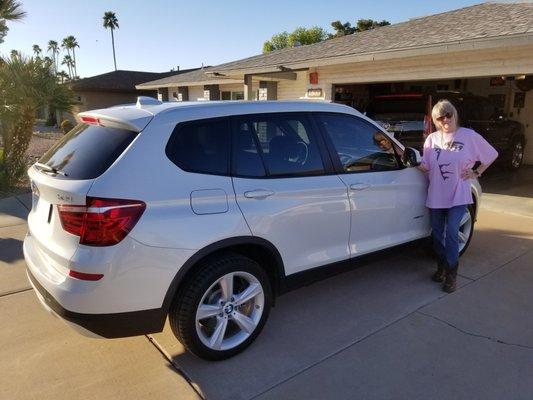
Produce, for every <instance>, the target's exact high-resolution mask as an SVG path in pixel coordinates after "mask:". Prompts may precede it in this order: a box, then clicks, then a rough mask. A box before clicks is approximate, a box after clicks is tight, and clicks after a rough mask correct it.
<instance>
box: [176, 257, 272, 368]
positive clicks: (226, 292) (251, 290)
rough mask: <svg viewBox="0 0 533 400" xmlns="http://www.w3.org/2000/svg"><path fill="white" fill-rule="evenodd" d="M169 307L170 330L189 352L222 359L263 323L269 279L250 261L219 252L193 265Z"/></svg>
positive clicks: (237, 349) (269, 295) (254, 334)
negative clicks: (219, 254)
mask: <svg viewBox="0 0 533 400" xmlns="http://www.w3.org/2000/svg"><path fill="white" fill-rule="evenodd" d="M198 268H199V269H198V273H197V274H196V275H195V276H193V277H192V278H191V279H190V280H189V281H188V282H187V283H186V286H185V287H184V288H182V290H180V291H179V293H178V295H177V297H176V298H175V300H174V302H173V304H172V307H171V309H170V313H169V319H170V326H171V328H172V331H173V332H174V335H175V336H176V337H177V338H178V339H179V340H180V341H181V342H182V343H183V345H184V346H185V347H186V348H187V350H189V351H190V352H191V353H193V354H195V355H197V356H198V357H201V358H204V359H207V360H223V359H225V358H229V357H232V356H234V355H235V354H237V353H239V352H241V351H242V350H244V349H245V348H246V347H247V346H249V345H250V344H251V343H252V342H253V340H254V339H255V338H256V337H257V335H258V334H259V332H260V331H261V329H262V328H263V326H264V324H265V322H266V320H267V318H268V314H269V311H270V307H271V304H272V293H271V288H270V282H269V279H268V276H267V274H266V273H265V271H264V270H263V269H262V268H261V267H260V266H259V264H257V263H256V262H255V261H253V260H251V259H249V258H247V257H244V256H241V255H239V254H230V253H228V254H224V255H221V256H218V257H216V258H211V259H209V260H207V261H205V262H202V263H201V264H200V265H198Z"/></svg>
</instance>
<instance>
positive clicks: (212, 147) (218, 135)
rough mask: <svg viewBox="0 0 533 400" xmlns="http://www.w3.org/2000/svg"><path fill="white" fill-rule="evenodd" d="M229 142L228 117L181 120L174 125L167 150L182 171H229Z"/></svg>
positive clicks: (216, 172)
mask: <svg viewBox="0 0 533 400" xmlns="http://www.w3.org/2000/svg"><path fill="white" fill-rule="evenodd" d="M229 142H230V138H229V129H228V121H227V120H223V119H218V120H206V121H196V122H192V123H183V124H178V125H177V126H176V128H175V129H174V132H173V133H172V136H171V138H170V140H169V142H168V144H167V148H166V153H167V156H168V158H169V159H170V160H171V161H172V162H173V163H174V164H176V165H177V166H178V167H180V168H181V169H183V170H185V171H190V172H200V173H206V174H216V175H229V174H228V169H229V168H228V166H229Z"/></svg>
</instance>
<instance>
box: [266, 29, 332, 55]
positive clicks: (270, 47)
mask: <svg viewBox="0 0 533 400" xmlns="http://www.w3.org/2000/svg"><path fill="white" fill-rule="evenodd" d="M327 37H328V33H327V32H326V31H325V30H324V29H322V28H320V27H318V26H313V27H311V28H303V27H298V28H296V29H295V30H294V31H292V32H291V33H288V32H286V31H285V32H281V33H278V34H276V35H274V36H272V38H271V39H270V40H267V41H266V42H265V43H264V44H263V53H268V52H271V51H274V50H280V49H284V48H286V47H296V46H300V45H301V46H303V45H306V44H313V43H318V42H321V41H323V40H325V39H327Z"/></svg>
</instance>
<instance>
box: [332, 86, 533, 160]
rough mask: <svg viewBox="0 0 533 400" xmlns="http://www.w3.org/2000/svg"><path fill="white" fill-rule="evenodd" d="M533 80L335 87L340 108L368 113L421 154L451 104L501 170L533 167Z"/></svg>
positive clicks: (334, 90) (462, 122) (336, 99)
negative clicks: (496, 156) (444, 106)
mask: <svg viewBox="0 0 533 400" xmlns="http://www.w3.org/2000/svg"><path fill="white" fill-rule="evenodd" d="M531 79H532V78H530V77H525V76H511V77H484V78H458V79H442V80H427V81H404V82H386V83H367V84H361V83H358V84H340V85H334V86H333V98H334V101H335V102H336V103H341V104H345V105H348V106H351V107H354V108H356V109H357V110H359V111H361V112H365V113H367V114H368V116H369V117H371V118H373V119H374V120H376V121H378V122H380V123H381V124H382V125H383V126H384V127H385V128H386V129H387V130H389V131H390V132H391V133H392V134H394V136H395V137H396V138H398V139H399V140H400V141H401V142H402V143H403V144H404V145H406V146H409V147H415V148H419V149H420V148H421V147H422V144H423V141H424V139H425V136H426V135H427V134H428V133H429V132H431V131H432V129H433V128H434V127H432V124H431V117H430V115H431V108H432V107H433V105H434V104H435V103H436V102H437V101H438V100H440V99H449V100H450V101H452V102H453V103H454V104H455V105H456V107H457V108H458V110H459V113H460V117H461V124H462V125H463V126H466V127H470V128H472V129H474V130H476V131H477V132H478V133H480V134H481V135H483V136H484V137H485V138H486V139H487V140H488V141H489V142H490V143H491V144H493V146H494V147H495V148H497V149H498V151H499V153H500V161H501V162H500V164H501V165H505V166H506V167H508V168H511V169H513V168H514V169H516V168H518V167H520V165H521V164H522V163H523V162H526V163H530V164H533V120H531V119H532V118H533V96H532V93H533V90H531V89H530V88H529V86H531V85H529V82H530V80H531Z"/></svg>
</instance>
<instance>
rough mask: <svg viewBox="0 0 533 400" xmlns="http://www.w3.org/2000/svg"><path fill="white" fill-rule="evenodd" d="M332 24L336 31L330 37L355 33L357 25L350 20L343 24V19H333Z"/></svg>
mask: <svg viewBox="0 0 533 400" xmlns="http://www.w3.org/2000/svg"><path fill="white" fill-rule="evenodd" d="M331 26H332V27H333V29H335V33H334V34H332V35H330V37H340V36H346V35H351V34H352V33H355V27H353V26H352V24H350V23H349V22H345V23H344V24H343V23H342V22H341V21H339V20H337V21H333V22H332V23H331Z"/></svg>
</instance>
